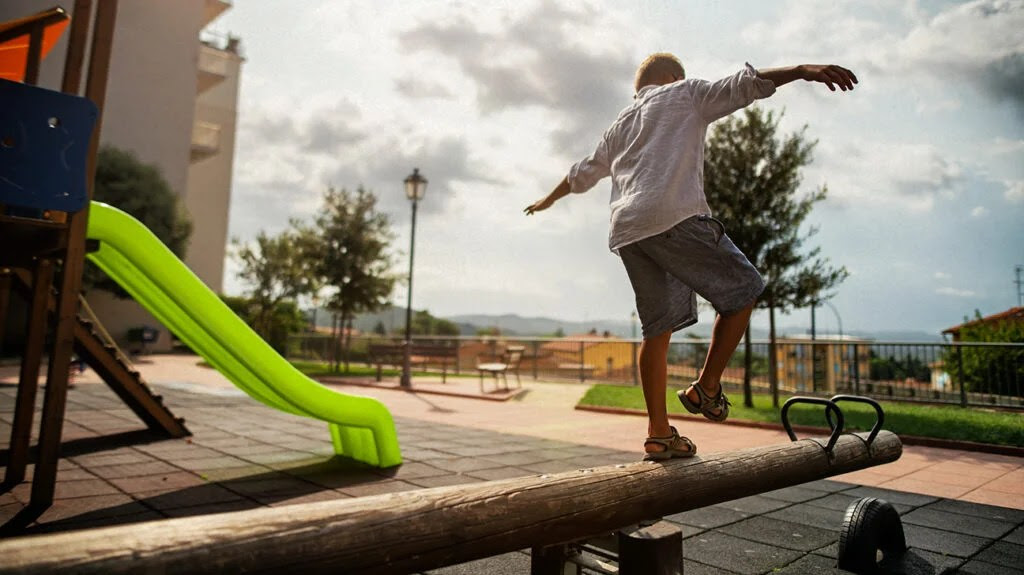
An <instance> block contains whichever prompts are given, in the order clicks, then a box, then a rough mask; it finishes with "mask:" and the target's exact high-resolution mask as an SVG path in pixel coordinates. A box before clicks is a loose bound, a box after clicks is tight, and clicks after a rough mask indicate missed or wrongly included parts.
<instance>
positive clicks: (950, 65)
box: [873, 0, 1024, 107]
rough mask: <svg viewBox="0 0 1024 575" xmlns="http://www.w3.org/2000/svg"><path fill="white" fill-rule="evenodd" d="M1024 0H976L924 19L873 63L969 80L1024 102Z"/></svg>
mask: <svg viewBox="0 0 1024 575" xmlns="http://www.w3.org/2000/svg"><path fill="white" fill-rule="evenodd" d="M1021 29H1024V2H1019V1H1009V0H975V1H973V2H966V3H963V4H955V5H953V6H951V7H950V8H949V9H947V10H944V11H942V12H940V13H938V14H937V15H935V16H934V17H933V18H931V19H930V20H927V21H924V22H921V23H920V24H919V25H917V26H915V27H914V28H913V29H912V30H910V32H909V33H907V34H906V36H904V37H903V38H902V40H900V41H899V42H898V43H896V44H895V45H893V46H892V47H891V48H890V49H886V50H882V51H880V52H879V53H878V54H877V55H875V57H874V60H873V65H874V66H875V67H876V68H877V69H878V70H879V71H880V72H881V73H885V74H890V75H896V76H907V75H912V76H918V77H927V78H929V79H930V80H931V81H933V82H935V83H936V84H937V85H938V86H942V85H946V84H948V83H949V82H951V81H956V80H959V81H966V82H968V83H969V84H972V85H973V86H974V87H976V88H977V89H979V90H980V91H982V92H983V93H986V94H988V95H990V96H992V97H994V98H996V99H999V100H1008V101H1010V102H1011V103H1013V104H1014V105H1016V106H1018V107H1024V35H1021V33H1020V30H1021Z"/></svg>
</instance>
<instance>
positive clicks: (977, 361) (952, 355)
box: [942, 310, 1024, 395]
mask: <svg viewBox="0 0 1024 575" xmlns="http://www.w3.org/2000/svg"><path fill="white" fill-rule="evenodd" d="M958 339H959V341H961V342H988V343H1004V344H1013V343H1024V321H1021V320H1020V319H1005V320H1002V321H982V316H981V312H980V311H979V310H974V319H973V320H970V321H969V320H968V318H967V317H964V325H962V326H961V327H960V334H959V338H958ZM942 363H943V366H944V368H945V370H946V372H948V373H949V374H950V375H951V376H953V377H954V378H956V379H957V380H959V381H960V382H961V385H963V387H964V390H965V391H970V392H974V393H988V394H993V395H1019V394H1020V382H1021V381H1024V349H1022V348H1020V347H1010V346H1005V347H1003V346H969V345H968V346H955V347H948V348H946V349H945V350H944V351H943V353H942Z"/></svg>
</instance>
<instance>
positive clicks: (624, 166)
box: [567, 64, 775, 252]
mask: <svg viewBox="0 0 1024 575" xmlns="http://www.w3.org/2000/svg"><path fill="white" fill-rule="evenodd" d="M774 93H775V84H774V83H773V82H772V81H771V80H766V79H764V78H761V77H760V76H758V75H757V71H756V70H755V69H754V68H753V67H752V66H751V65H750V64H747V65H746V66H745V67H744V69H743V70H740V71H739V72H737V73H736V74H733V75H732V76H728V77H726V78H722V79H721V80H718V81H716V82H708V81H706V80H697V79H693V80H680V81H678V82H673V83H671V84H666V85H663V86H644V87H643V88H641V89H640V91H639V92H638V93H637V95H636V101H635V102H634V103H633V104H632V105H631V106H629V107H627V108H626V109H624V110H623V111H622V112H621V113H619V117H618V119H617V120H615V123H613V124H612V125H611V127H610V128H608V130H607V131H605V133H604V136H603V137H602V138H601V141H600V142H598V144H597V148H596V149H595V150H594V152H593V153H592V154H591V155H590V156H588V157H587V158H584V159H583V160H580V161H579V162H577V163H576V164H575V165H573V166H572V167H571V168H570V169H569V175H568V178H567V179H568V181H569V189H570V190H571V191H572V192H573V193H583V192H586V191H587V190H589V189H591V188H592V187H594V185H595V184H597V182H598V181H599V180H600V179H602V178H604V177H606V176H611V179H612V194H611V200H610V206H611V219H610V226H609V230H608V247H609V248H610V249H611V250H612V251H613V252H617V251H618V249H619V248H621V247H622V246H625V245H627V244H631V243H633V242H637V241H639V240H642V239H644V238H648V237H651V236H654V235H657V234H660V233H661V232H664V231H666V230H668V229H670V228H671V227H673V226H674V225H676V224H678V223H679V222H681V221H683V220H685V219H687V218H690V217H692V216H696V215H700V214H708V215H710V214H711V209H710V208H709V207H708V203H707V199H706V198H705V197H704V138H705V135H706V134H707V128H708V125H709V124H711V122H714V121H715V120H718V119H719V118H723V117H725V116H728V115H729V114H731V113H733V112H734V111H736V110H739V109H740V108H743V107H746V106H748V105H749V104H750V103H751V102H753V101H754V100H757V99H760V98H767V97H768V96H771V95H772V94H774Z"/></svg>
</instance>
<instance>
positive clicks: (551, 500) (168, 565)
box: [0, 396, 906, 575]
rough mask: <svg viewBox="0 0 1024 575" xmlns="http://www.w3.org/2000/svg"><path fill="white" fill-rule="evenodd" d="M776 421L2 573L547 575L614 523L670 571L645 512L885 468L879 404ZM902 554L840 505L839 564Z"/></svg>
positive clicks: (878, 512) (122, 534) (890, 442)
mask: <svg viewBox="0 0 1024 575" xmlns="http://www.w3.org/2000/svg"><path fill="white" fill-rule="evenodd" d="M797 400H799V401H803V402H806V403H817V404H822V405H825V408H826V410H827V411H826V414H827V419H828V421H829V424H830V426H831V427H832V434H831V435H830V436H829V437H827V438H807V439H799V440H798V439H797V437H796V435H795V434H794V433H793V430H792V427H791V426H790V425H789V422H788V420H787V411H788V409H789V407H790V405H792V403H793V402H795V401H797ZM840 400H847V401H860V402H864V403H870V404H872V405H873V406H874V407H875V409H876V411H877V413H878V420H877V422H876V424H875V426H874V427H873V428H872V430H871V431H870V432H867V433H843V424H844V421H843V415H842V412H841V411H840V409H839V408H838V406H837V403H838V402H839V401H840ZM782 418H783V426H784V427H785V428H786V431H787V433H788V434H789V436H790V438H791V439H792V440H793V441H792V442H791V443H783V444H777V445H768V446H761V447H750V448H746V449H738V450H732V451H722V452H716V453H709V454H702V455H698V456H697V457H693V458H687V459H670V460H667V461H663V462H647V461H642V462H636V463H629V464H619V465H608V466H604V467H595V468H590V469H580V470H578V471H569V472H564V473H545V474H538V475H530V476H525V477H518V478H512V479H505V480H500V481H487V482H481V483H471V484H464V485H452V486H444V487H435V488H430V489H419V490H413V491H403V492H399V493H390V494H386V495H376V496H369V497H359V498H346V499H335V500H327V501H317V502H313V503H299V504H295V505H288V506H282V507H271V508H261V509H253V510H249V511H239V512H234V513H221V514H216V515H204V516H196V517H183V518H174V519H161V520H158V521H150V522H144V523H137V524H133V525H124V526H118V527H109V528H104V529H82V530H79V531H74V532H70V533H62V534H57V535H39V536H34V537H20V538H15V539H8V540H0V557H2V558H3V559H2V560H0V574H4V573H53V572H55V571H57V570H58V569H60V570H65V571H68V572H75V573H96V574H106V573H127V572H147V573H148V572H153V573H165V572H166V573H171V572H175V573H223V572H234V573H241V572H260V573H276V572H281V571H282V570H287V569H289V568H293V567H294V566H295V565H296V558H297V557H300V558H301V565H302V568H303V570H304V571H306V572H315V573H327V572H330V573H374V574H386V573H396V574H397V573H412V572H419V571H423V570H428V569H436V568H438V567H442V566H445V565H452V564H456V563H462V562H465V561H471V560H474V559H479V558H482V557H489V556H492V555H499V554H502V553H507V552H511V551H516V550H519V549H532V565H531V573H534V574H535V575H547V574H556V573H557V574H561V573H565V572H566V571H565V568H566V566H568V565H567V562H568V563H575V562H578V561H579V556H578V554H576V553H574V552H573V550H572V546H573V545H576V544H577V543H573V542H579V541H581V540H592V539H594V538H604V537H606V536H607V534H609V533H613V532H615V531H616V530H618V551H617V554H618V555H617V556H618V562H619V567H620V570H619V572H620V573H681V566H682V536H681V532H680V530H679V529H678V528H675V527H673V526H671V525H668V524H667V522H665V521H654V522H653V523H652V522H651V521H652V520H657V518H660V517H663V516H665V515H669V514H673V513H681V512H684V511H688V510H691V509H697V508H700V507H706V506H709V505H715V504H718V503H722V502H725V501H730V500H734V499H739V498H742V497H747V496H750V495H755V494H758V493H765V492H769V491H773V490H776V489H780V488H783V487H789V486H793V485H799V484H802V483H806V482H808V481H814V480H818V479H823V478H826V477H831V476H833V475H840V474H843V473H849V472H852V471H856V470H859V469H864V468H868V467H872V466H875V465H881V464H884V463H889V462H892V461H895V460H896V459H898V458H899V457H900V454H901V453H902V444H901V442H900V440H899V438H898V437H897V436H896V435H895V434H894V433H891V432H888V431H883V430H881V425H882V419H883V414H882V411H881V408H880V407H879V406H878V404H877V403H875V402H873V401H871V400H868V399H866V398H861V397H856V396H835V397H833V398H831V399H820V398H792V399H790V400H789V401H787V402H786V404H785V405H784V406H783V408H782ZM833 418H835V421H833ZM905 549H906V543H905V538H904V533H903V527H902V525H901V523H900V519H899V516H898V514H897V513H896V511H895V510H894V509H893V507H892V505H890V504H888V503H886V502H884V501H882V500H880V499H876V498H873V497H867V498H862V499H859V500H856V501H854V502H853V503H851V505H850V506H849V508H848V509H847V511H846V517H845V518H844V520H843V526H842V532H841V537H840V540H839V548H838V557H839V560H838V562H839V567H840V568H841V569H847V570H850V571H853V572H855V573H867V572H874V571H875V563H876V561H877V552H878V551H884V553H885V554H886V555H887V556H888V555H890V554H894V556H898V555H899V554H900V553H901V552H902V551H903V550H905ZM736 552H737V553H741V552H742V551H740V550H737V551H736ZM211 557H215V558H216V560H215V561H212V560H211ZM636 562H639V563H640V564H642V566H640V567H637V566H636ZM631 563H632V564H633V566H629V565H630V564H631ZM578 564H579V563H577V565H578Z"/></svg>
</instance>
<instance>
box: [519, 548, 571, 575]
mask: <svg viewBox="0 0 1024 575" xmlns="http://www.w3.org/2000/svg"><path fill="white" fill-rule="evenodd" d="M569 553H570V551H569V546H568V545H564V544H561V545H547V546H544V545H539V546H536V547H534V548H533V549H531V550H530V575H576V572H577V568H576V566H575V565H573V564H572V563H570V562H569V561H567V559H568V558H569Z"/></svg>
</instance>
